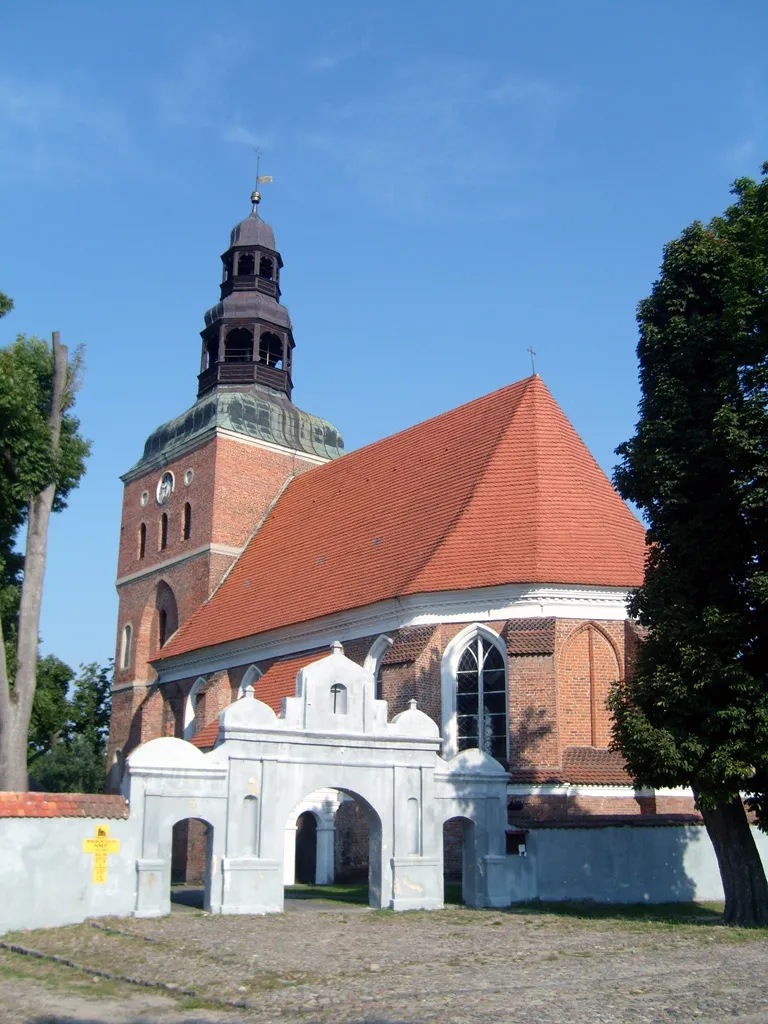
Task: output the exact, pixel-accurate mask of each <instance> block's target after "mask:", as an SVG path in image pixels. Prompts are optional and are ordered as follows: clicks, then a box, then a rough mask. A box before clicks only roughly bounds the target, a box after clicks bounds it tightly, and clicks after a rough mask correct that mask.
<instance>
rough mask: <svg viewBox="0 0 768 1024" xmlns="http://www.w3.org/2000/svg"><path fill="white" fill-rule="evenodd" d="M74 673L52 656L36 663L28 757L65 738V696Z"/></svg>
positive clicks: (44, 750)
mask: <svg viewBox="0 0 768 1024" xmlns="http://www.w3.org/2000/svg"><path fill="white" fill-rule="evenodd" d="M74 678H75V673H74V672H73V671H72V669H71V668H70V667H69V665H65V664H64V662H63V661H60V660H59V659H58V658H57V657H56V656H55V655H53V654H47V655H46V656H45V657H44V658H40V659H39V660H38V663H37V682H36V685H35V699H34V701H33V702H32V714H31V716H30V720H29V734H28V736H27V756H28V758H34V757H37V756H39V755H40V754H45V753H46V752H47V751H49V750H51V749H52V748H53V747H54V746H55V745H56V743H57V742H58V741H59V739H61V737H62V736H63V735H64V731H65V729H66V726H67V722H68V720H69V712H70V707H69V702H68V700H67V694H68V691H69V685H70V683H71V682H72V680H73V679H74Z"/></svg>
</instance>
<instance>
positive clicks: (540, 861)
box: [507, 825, 768, 903]
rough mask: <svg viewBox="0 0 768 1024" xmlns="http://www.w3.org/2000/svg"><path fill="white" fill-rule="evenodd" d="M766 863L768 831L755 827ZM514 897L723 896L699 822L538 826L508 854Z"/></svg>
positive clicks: (621, 899) (625, 899)
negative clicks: (521, 850)
mask: <svg viewBox="0 0 768 1024" xmlns="http://www.w3.org/2000/svg"><path fill="white" fill-rule="evenodd" d="M753 834H754V836H755V841H756V843H757V847H758V850H759V851H760V856H761V857H762V860H763V864H764V865H765V866H766V867H768V835H766V834H765V833H763V832H759V831H758V830H757V829H753ZM507 868H508V873H509V882H510V896H511V899H512V901H513V902H514V901H522V900H528V899H540V900H553V901H557V900H595V901H596V902H599V903H685V902H717V901H720V900H722V899H723V898H724V897H723V887H722V883H721V881H720V872H719V870H718V866H717V859H716V857H715V851H714V849H713V847H712V843H711V842H710V840H709V836H708V835H707V831H706V829H705V828H704V827H703V826H700V825H685V826H681V825H670V826H635V827H633V826H631V825H625V826H621V827H616V828H540V829H536V828H533V829H531V830H530V831H529V832H528V834H527V837H526V856H525V857H508V858H507Z"/></svg>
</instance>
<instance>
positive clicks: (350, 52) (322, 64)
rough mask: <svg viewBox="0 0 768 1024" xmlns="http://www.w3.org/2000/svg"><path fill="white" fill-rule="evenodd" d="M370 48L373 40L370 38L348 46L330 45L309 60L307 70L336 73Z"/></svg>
mask: <svg viewBox="0 0 768 1024" xmlns="http://www.w3.org/2000/svg"><path fill="white" fill-rule="evenodd" d="M370 47H371V40H370V39H369V38H366V39H360V40H358V41H357V42H355V43H349V44H347V45H340V46H334V45H329V46H328V47H327V48H326V49H324V50H323V51H322V52H320V53H317V54H315V56H313V57H310V58H309V60H308V61H307V64H306V67H307V70H308V71H316V72H323V71H335V69H336V68H337V67H339V66H340V65H341V64H346V63H348V62H349V61H351V60H356V59H357V58H358V57H362V55H363V54H364V53H366V52H367V51H368V50H369V49H370Z"/></svg>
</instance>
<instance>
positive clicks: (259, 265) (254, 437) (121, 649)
mask: <svg viewBox="0 0 768 1024" xmlns="http://www.w3.org/2000/svg"><path fill="white" fill-rule="evenodd" d="M259 201H260V196H259V194H258V192H254V193H253V195H252V196H251V202H252V207H253V208H252V211H251V213H250V215H249V216H248V217H246V218H245V220H243V221H241V222H240V223H239V224H238V225H237V226H236V227H235V228H233V230H232V232H231V235H230V240H229V247H228V248H227V250H226V251H225V253H224V254H223V256H222V257H221V260H222V263H223V268H224V269H223V279H222V282H221V293H220V298H219V301H218V302H217V303H216V305H215V306H213V307H212V308H211V309H209V310H208V312H207V313H206V314H205V326H204V328H203V330H202V331H201V337H202V366H201V369H200V374H199V376H198V378H197V400H196V401H195V403H194V405H192V406H191V407H190V408H189V409H187V410H186V411H185V412H183V413H182V414H181V415H180V416H177V417H176V418H175V419H172V420H169V421H168V422H167V423H164V424H162V425H161V426H160V427H158V428H157V429H156V430H154V431H153V432H152V433H151V434H150V436H149V437H148V438H147V441H146V443H145V445H144V452H143V454H142V456H141V458H140V459H139V461H138V462H137V463H136V464H135V465H134V466H133V467H132V468H131V469H129V470H128V472H127V473H125V474H124V475H123V476H122V478H121V479H122V481H123V483H124V485H125V486H124V493H123V511H122V523H121V527H120V548H119V555H118V569H117V581H116V583H117V592H118V597H119V612H118V623H117V649H116V655H115V682H114V690H113V696H112V718H111V723H110V765H114V770H113V771H112V772H111V779H112V785H114V784H115V779H119V776H120V766H121V762H122V759H123V758H124V757H125V755H127V754H128V753H130V751H131V750H132V749H133V748H134V747H136V746H137V745H138V744H139V743H142V742H145V741H146V740H149V739H154V738H155V737H157V736H161V735H166V734H167V733H168V731H169V730H170V729H172V728H174V726H173V724H172V723H171V722H170V720H169V721H168V722H166V721H164V720H163V715H164V711H163V708H164V707H165V708H166V709H167V708H168V706H169V703H170V704H172V703H173V700H174V699H175V697H173V696H172V695H171V694H170V690H169V691H167V692H166V693H165V694H163V693H161V692H160V691H161V688H162V686H164V685H166V684H162V683H159V682H158V680H157V673H156V672H155V670H154V668H153V666H152V661H153V659H154V658H155V657H156V656H157V654H158V652H159V651H160V648H161V647H162V646H163V645H164V644H165V643H166V642H167V641H168V640H169V639H170V637H171V636H172V635H173V633H174V632H175V631H176V630H177V629H178V627H179V626H180V625H181V624H182V623H183V622H184V621H185V620H186V619H187V618H188V617H189V616H190V615H191V614H192V612H193V611H195V609H196V608H198V607H199V606H200V605H201V604H202V603H203V602H204V601H205V600H207V598H208V597H209V596H210V594H211V593H212V592H213V590H214V589H215V588H216V586H217V585H218V584H219V582H220V581H221V580H222V578H223V576H224V575H225V573H226V572H227V571H228V569H229V568H230V567H231V566H232V564H233V563H234V562H235V561H236V559H237V558H238V556H239V555H240V553H241V551H242V550H243V548H244V546H245V544H246V543H247V541H248V538H249V537H250V536H251V534H252V533H253V531H254V529H255V528H256V526H257V525H258V524H259V522H260V521H261V520H262V519H263V517H264V516H265V515H267V514H268V512H269V510H270V507H271V505H272V504H273V502H274V501H275V500H276V499H277V498H278V496H279V494H280V493H281V491H282V490H283V488H284V487H285V486H286V485H287V484H288V483H289V482H290V480H291V479H292V477H293V476H295V475H297V474H299V473H303V472H305V471H306V470H308V469H312V468H313V467H314V466H317V465H320V464H322V463H324V462H327V461H328V460H329V459H334V458H337V457H338V456H340V455H342V454H343V452H344V442H343V441H342V439H341V436H340V435H339V432H338V431H337V430H336V428H335V427H334V426H333V424H331V423H329V422H327V421H326V420H322V419H319V418H318V417H316V416H312V415H310V414H309V413H306V412H304V411H303V410H301V409H299V408H298V407H297V406H295V405H294V404H293V402H292V400H291V394H292V391H293V350H294V340H293V328H292V325H291V319H290V316H289V315H288V310H287V309H286V308H285V306H283V305H282V304H281V302H280V295H281V288H280V277H281V271H282V269H283V261H282V258H281V256H280V253H279V251H278V249H277V247H276V245H275V237H274V234H273V232H272V228H271V227H270V226H269V224H267V223H265V222H264V221H263V220H262V219H261V217H260V216H259V213H258V208H259ZM167 685H169V686H171V687H172V686H173V685H174V684H167ZM163 697H165V698H166V699H165V700H164V699H163Z"/></svg>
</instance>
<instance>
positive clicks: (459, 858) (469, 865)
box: [443, 815, 477, 907]
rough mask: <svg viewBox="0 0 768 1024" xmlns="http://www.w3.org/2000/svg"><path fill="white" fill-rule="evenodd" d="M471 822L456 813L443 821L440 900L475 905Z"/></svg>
mask: <svg viewBox="0 0 768 1024" xmlns="http://www.w3.org/2000/svg"><path fill="white" fill-rule="evenodd" d="M475 874H476V850H475V823H474V821H472V819H471V818H466V817H464V816H463V815H457V816H456V817H454V818H449V819H448V820H447V821H445V822H443V900H444V902H445V903H463V904H464V905H465V906H470V907H472V906H475V905H476V900H475V892H476V885H477V879H476V877H475Z"/></svg>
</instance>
